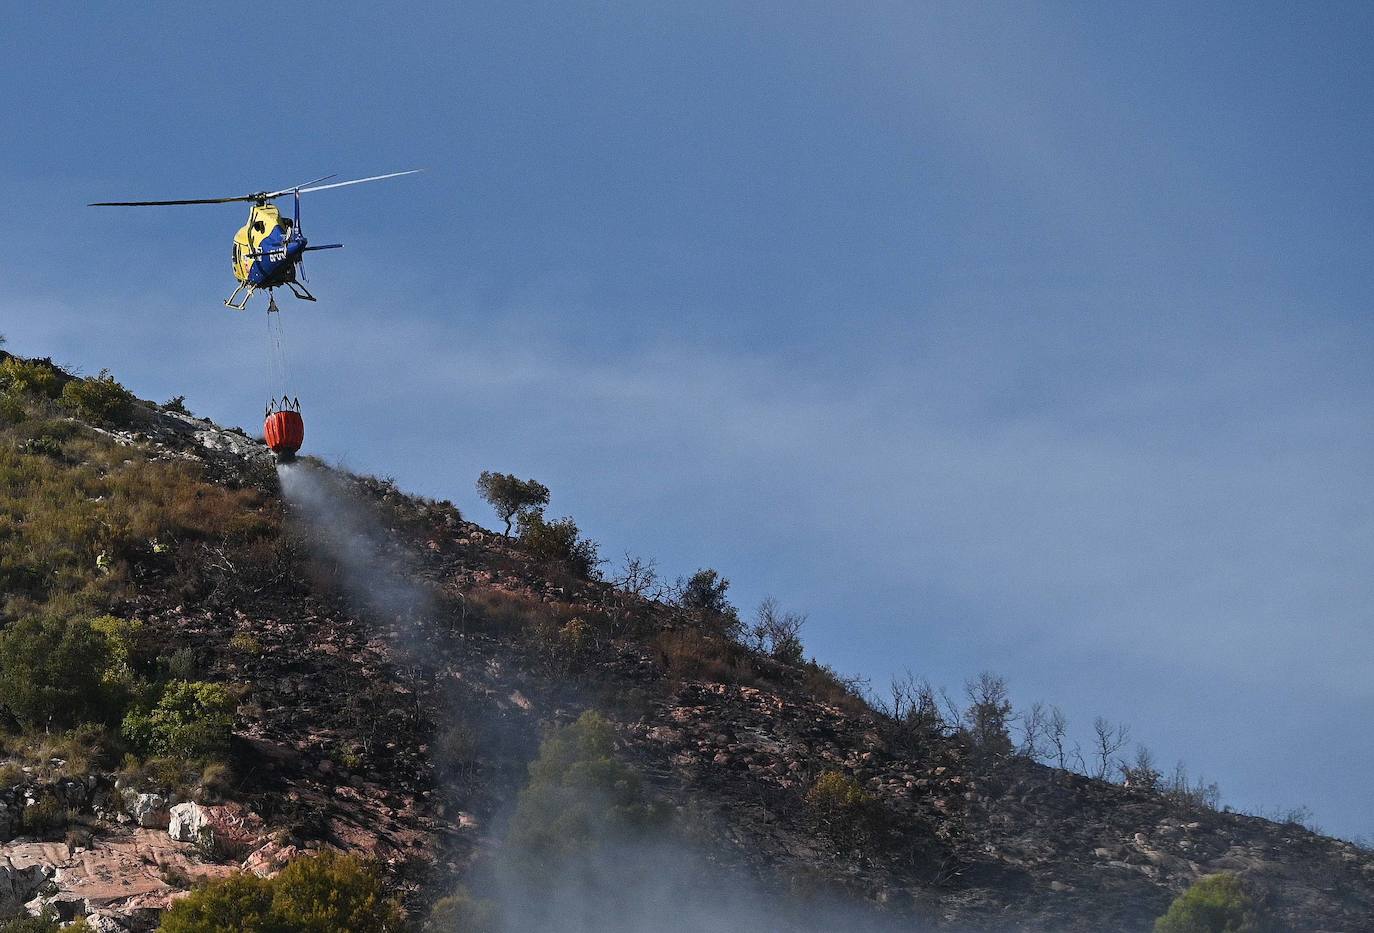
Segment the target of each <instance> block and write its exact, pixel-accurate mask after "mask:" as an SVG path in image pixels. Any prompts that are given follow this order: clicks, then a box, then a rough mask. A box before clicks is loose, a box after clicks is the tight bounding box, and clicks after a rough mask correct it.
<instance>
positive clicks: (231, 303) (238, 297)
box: [224, 282, 316, 311]
mask: <svg viewBox="0 0 1374 933" xmlns="http://www.w3.org/2000/svg"><path fill="white" fill-rule="evenodd" d="M286 287H287V288H289V289H290V290H291V294H292V295H295V296H296V297H297V298H299V299H301V300H302V301H315V300H316V299H315V296H314V295H312V294H310V289H308V288H306V287H305V286H304V285H302V284H301V283H300V282H287V283H286ZM257 290H258V287H257V286H256V285H253V284H251V283H249V282H244V283H243V284H241V285H240V286H239V287H238V288H236V289H234V291H233V293H232V294H230V296H229V297H228V298H226V299H224V304H225V307H229V308H233V309H234V310H235V311H242V310H243V309H244V308H246V307H248V300H249V299H250V298H252V297H253V293H254V292H256V291H257ZM240 293H241V294H240ZM267 310H268V311H275V310H277V299H276V296H275V295H273V294H272V289H271V288H269V289H268V290H267Z"/></svg>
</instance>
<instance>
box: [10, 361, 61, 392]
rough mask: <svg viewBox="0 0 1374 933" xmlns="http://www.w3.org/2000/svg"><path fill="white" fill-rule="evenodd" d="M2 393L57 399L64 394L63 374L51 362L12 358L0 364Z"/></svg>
mask: <svg viewBox="0 0 1374 933" xmlns="http://www.w3.org/2000/svg"><path fill="white" fill-rule="evenodd" d="M0 392H5V393H7V394H9V395H13V396H20V395H33V396H38V397H40V398H57V396H58V395H59V394H60V393H61V392H62V374H61V372H60V371H59V370H58V368H57V367H56V366H54V365H53V364H52V361H51V360H21V359H20V358H19V357H17V356H11V357H8V358H6V359H5V360H4V361H3V362H0Z"/></svg>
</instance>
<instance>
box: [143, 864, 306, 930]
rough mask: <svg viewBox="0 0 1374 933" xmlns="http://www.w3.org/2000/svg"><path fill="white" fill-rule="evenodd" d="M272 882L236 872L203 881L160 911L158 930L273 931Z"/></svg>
mask: <svg viewBox="0 0 1374 933" xmlns="http://www.w3.org/2000/svg"><path fill="white" fill-rule="evenodd" d="M275 920H276V918H275V917H274V916H273V915H272V882H271V881H270V880H268V879H267V878H259V877H258V876H257V875H251V874H248V873H246V872H239V873H236V874H233V875H230V876H228V877H227V878H222V879H220V880H218V881H212V882H209V883H208V884H203V885H200V886H199V887H197V888H196V889H195V890H193V891H192V892H191V893H190V894H188V895H187V896H186V897H184V898H182V899H181V900H179V901H177V902H176V903H174V904H173V905H172V906H171V908H170V909H169V910H168V911H167V912H166V913H164V914H163V915H162V925H161V926H159V927H158V930H159V931H161V933H268V931H271V933H277V931H280V930H282V929H283V928H282V927H280V926H278V925H276V924H275Z"/></svg>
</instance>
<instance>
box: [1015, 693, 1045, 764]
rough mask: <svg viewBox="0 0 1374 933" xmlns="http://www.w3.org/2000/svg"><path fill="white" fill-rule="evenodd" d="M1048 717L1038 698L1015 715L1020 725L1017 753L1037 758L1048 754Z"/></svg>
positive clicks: (1043, 705)
mask: <svg viewBox="0 0 1374 933" xmlns="http://www.w3.org/2000/svg"><path fill="white" fill-rule="evenodd" d="M1049 717H1050V714H1049V712H1048V710H1046V709H1045V704H1044V703H1042V702H1040V701H1039V700H1036V701H1035V702H1034V703H1032V704H1031V705H1030V708H1029V709H1027V710H1026V711H1025V712H1023V713H1021V714H1020V715H1019V716H1017V717H1016V719H1017V720H1018V722H1019V723H1020V725H1021V744H1020V745H1018V746H1017V748H1016V753H1017V754H1018V755H1021V756H1022V757H1025V758H1030V759H1033V760H1039V759H1041V758H1044V757H1046V756H1047V755H1048V754H1049V752H1048V742H1049V739H1050V735H1049V728H1050V724H1049Z"/></svg>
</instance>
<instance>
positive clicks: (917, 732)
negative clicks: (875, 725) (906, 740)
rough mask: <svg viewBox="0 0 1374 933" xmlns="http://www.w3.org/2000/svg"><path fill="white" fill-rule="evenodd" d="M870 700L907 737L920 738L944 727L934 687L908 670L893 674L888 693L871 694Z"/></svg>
mask: <svg viewBox="0 0 1374 933" xmlns="http://www.w3.org/2000/svg"><path fill="white" fill-rule="evenodd" d="M872 702H873V705H874V706H875V707H876V708H877V709H878V711H879V712H881V713H882V714H883V715H884V716H886V717H887V718H888V719H890V720H892V722H893V723H894V724H896V725H897V726H899V727H900V728H901V730H902V731H903V733H904V734H906V735H907V736H908V737H911V738H921V737H923V736H929V735H940V734H943V733H944V732H945V731H946V723H945V718H944V716H942V715H941V713H940V698H939V695H938V694H937V693H936V692H935V688H934V687H932V686H931V685H930V681H928V680H925V679H921V680H917V679H916V677H915V676H914V675H913V674H912V673H911V671H907V672H906V674H905V675H904V676H902V677H893V678H892V682H891V683H890V684H889V685H888V697H887V698H883V697H873V698H872Z"/></svg>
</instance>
